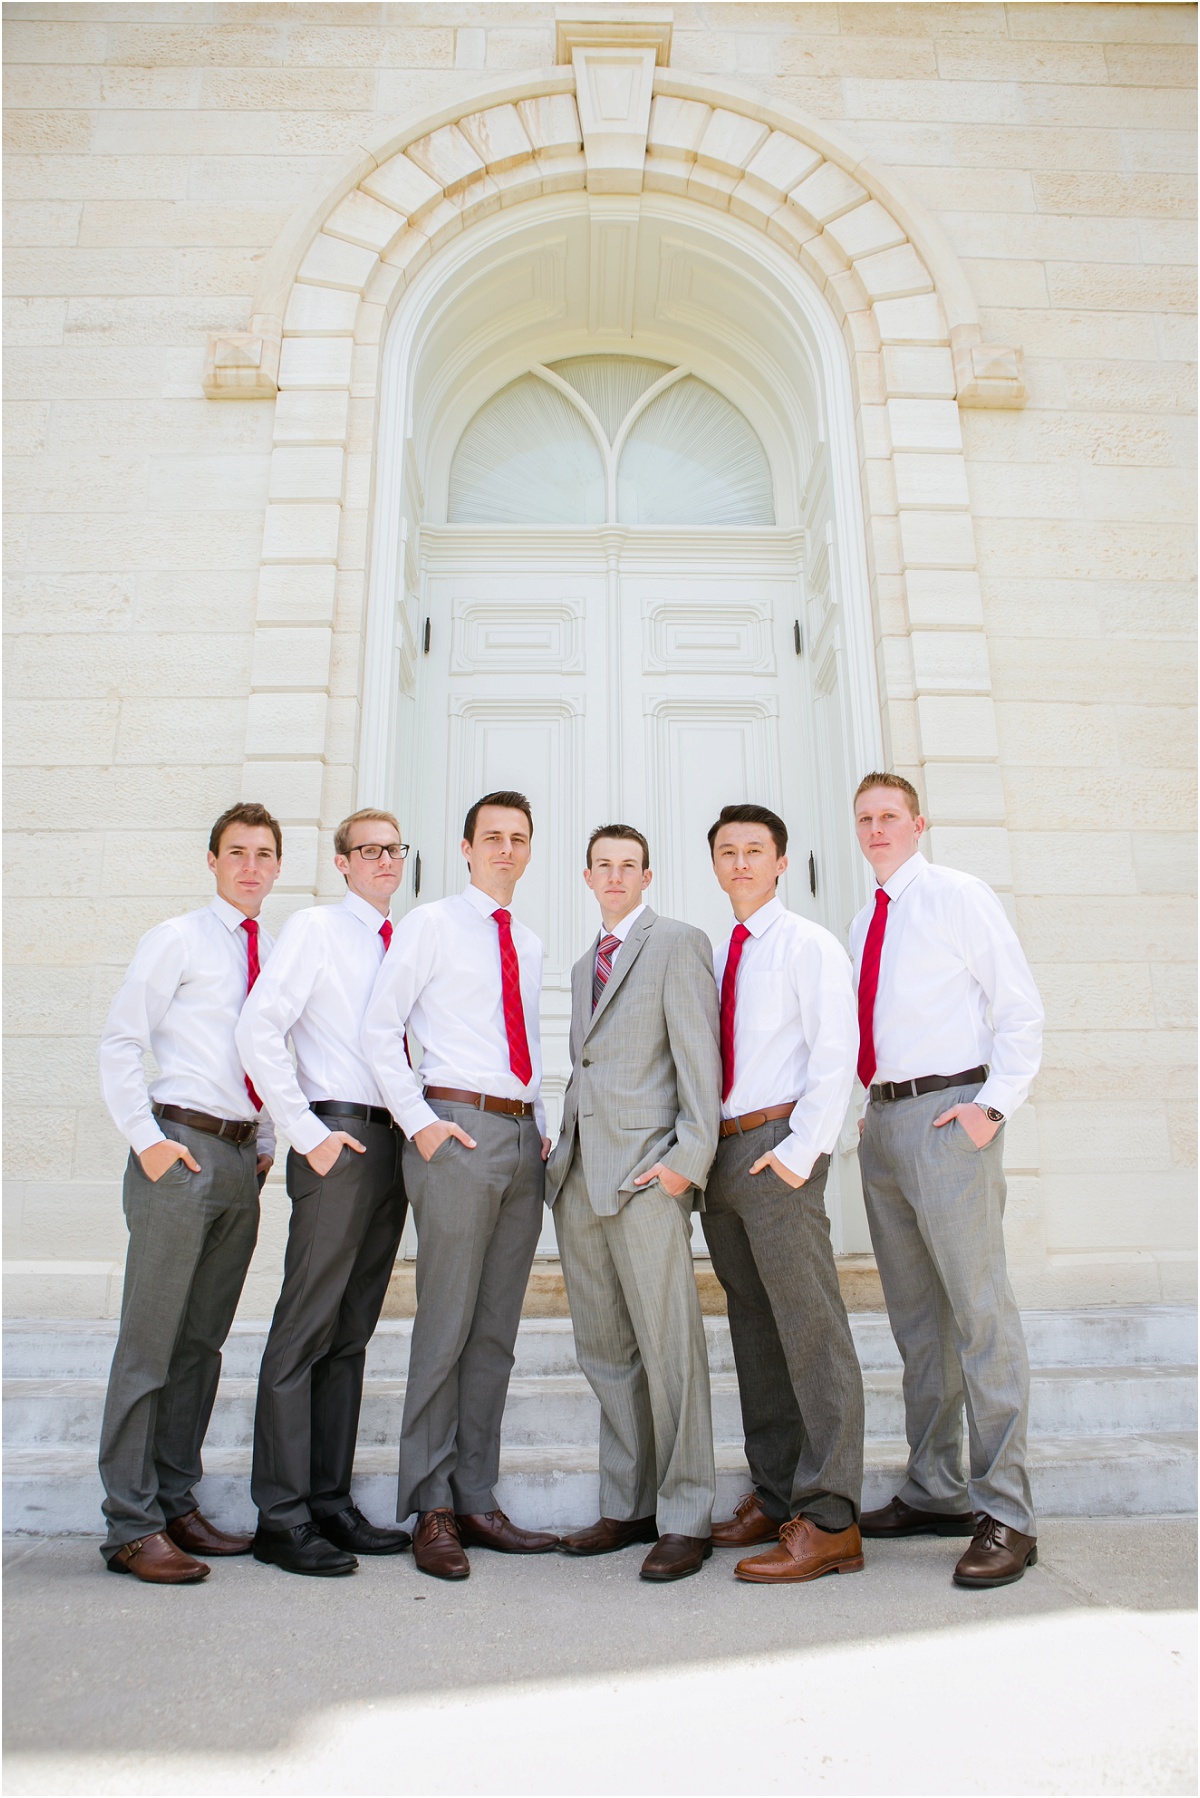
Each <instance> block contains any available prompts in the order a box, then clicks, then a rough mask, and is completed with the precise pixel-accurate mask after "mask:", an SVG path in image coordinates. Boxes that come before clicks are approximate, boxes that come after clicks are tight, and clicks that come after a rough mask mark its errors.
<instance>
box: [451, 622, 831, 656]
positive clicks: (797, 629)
mask: <svg viewBox="0 0 1200 1798" xmlns="http://www.w3.org/2000/svg"><path fill="white" fill-rule="evenodd" d="M430 624H431V620H430V619H428V618H427V619H426V620H425V634H424V637H423V638H422V642H421V647H422V649H423V651H424V653H425V654H426V655H428V654H429V635H430ZM796 628H797V630H799V628H800V627H799V625H797V626H796Z"/></svg>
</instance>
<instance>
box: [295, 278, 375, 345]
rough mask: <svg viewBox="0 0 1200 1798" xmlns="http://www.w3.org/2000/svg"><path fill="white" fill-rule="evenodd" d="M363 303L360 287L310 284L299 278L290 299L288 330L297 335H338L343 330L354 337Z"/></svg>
mask: <svg viewBox="0 0 1200 1798" xmlns="http://www.w3.org/2000/svg"><path fill="white" fill-rule="evenodd" d="M361 304H362V302H361V300H360V298H359V295H358V292H357V290H354V291H349V290H343V289H340V288H336V287H310V286H307V285H306V284H305V283H304V282H300V281H298V282H297V283H296V285H295V286H294V287H293V289H292V295H291V298H290V300H289V301H288V309H287V316H286V317H285V319H284V329H285V331H286V332H287V333H288V335H289V336H293V337H294V336H297V335H299V336H303V335H306V334H307V335H310V336H313V337H326V336H337V335H339V334H340V333H343V332H344V333H345V334H346V335H347V336H350V335H352V334H353V332H354V324H355V319H356V318H357V316H358V310H359V307H360V305H361Z"/></svg>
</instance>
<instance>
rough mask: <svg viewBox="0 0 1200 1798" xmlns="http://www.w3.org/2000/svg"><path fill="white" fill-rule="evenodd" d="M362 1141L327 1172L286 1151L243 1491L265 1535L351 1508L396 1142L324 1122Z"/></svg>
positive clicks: (382, 1293) (391, 1208)
mask: <svg viewBox="0 0 1200 1798" xmlns="http://www.w3.org/2000/svg"><path fill="white" fill-rule="evenodd" d="M329 1124H330V1127H331V1129H344V1130H346V1131H347V1132H348V1133H349V1134H350V1135H351V1136H354V1137H356V1138H357V1139H358V1141H359V1142H361V1143H363V1144H365V1146H366V1153H365V1154H363V1155H359V1154H358V1153H357V1152H356V1151H355V1150H354V1149H347V1148H343V1149H342V1152H341V1154H340V1155H339V1156H338V1158H337V1160H336V1161H335V1162H334V1164H333V1166H332V1168H331V1169H330V1170H329V1172H328V1173H327V1174H326V1175H325V1176H324V1177H322V1176H321V1175H320V1174H317V1173H314V1171H313V1169H312V1168H311V1167H310V1166H309V1164H308V1161H307V1159H306V1158H305V1157H304V1156H303V1155H298V1154H297V1153H296V1151H295V1149H292V1150H290V1151H289V1153H288V1159H287V1185H288V1194H289V1196H290V1198H291V1201H292V1218H291V1224H290V1226H289V1229H288V1241H287V1253H286V1255H285V1257H284V1264H283V1287H282V1289H281V1291H280V1294H279V1301H278V1303H277V1304H276V1306H275V1315H274V1317H273V1318H272V1320H271V1332H270V1335H269V1336H268V1337H267V1346H266V1350H265V1352H264V1354H263V1359H262V1367H261V1368H260V1370H259V1376H258V1405H257V1408H256V1410H255V1415H254V1469H253V1473H252V1475H251V1481H250V1492H251V1496H252V1497H253V1499H254V1502H255V1504H256V1505H257V1506H258V1514H259V1516H260V1518H261V1519H262V1521H263V1523H264V1524H265V1525H266V1527H267V1528H268V1529H293V1528H295V1526H296V1525H297V1524H300V1523H305V1522H307V1521H308V1519H309V1518H310V1517H313V1518H322V1517H333V1516H336V1514H337V1513H338V1512H339V1511H343V1510H345V1508H346V1506H347V1505H348V1504H349V1503H350V1483H351V1479H352V1477H353V1474H354V1449H355V1444H356V1441H357V1439H358V1415H359V1411H360V1409H361V1406H362V1388H363V1369H364V1366H365V1364H366V1358H367V1344H368V1343H369V1342H370V1340H371V1337H372V1335H373V1334H374V1332H375V1325H376V1324H377V1323H378V1322H379V1313H380V1312H381V1310H382V1309H383V1301H384V1299H385V1298H386V1297H387V1289H388V1281H389V1280H390V1279H391V1275H392V1268H393V1266H394V1265H395V1261H396V1251H397V1250H398V1248H399V1247H400V1234H401V1231H402V1230H403V1229H404V1217H405V1212H406V1209H407V1207H406V1204H405V1199H404V1183H403V1179H402V1177H401V1171H400V1144H401V1140H402V1139H401V1136H400V1132H399V1131H398V1130H393V1129H391V1128H390V1127H389V1126H388V1125H387V1124H368V1123H363V1122H362V1121H361V1120H360V1119H357V1118H346V1119H341V1118H331V1119H329Z"/></svg>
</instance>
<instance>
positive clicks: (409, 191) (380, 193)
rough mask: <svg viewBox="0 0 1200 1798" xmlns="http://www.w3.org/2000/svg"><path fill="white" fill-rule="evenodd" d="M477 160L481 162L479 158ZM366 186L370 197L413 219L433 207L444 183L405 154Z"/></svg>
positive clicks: (382, 167)
mask: <svg viewBox="0 0 1200 1798" xmlns="http://www.w3.org/2000/svg"><path fill="white" fill-rule="evenodd" d="M468 148H469V146H468ZM472 154H474V152H472ZM476 161H477V162H478V158H476ZM480 166H482V164H481V165H480ZM362 186H363V189H364V190H365V191H366V192H367V193H368V194H373V195H374V196H375V198H376V199H378V200H382V201H383V202H384V203H385V204H386V205H388V206H390V207H392V208H393V209H394V210H395V211H397V212H401V213H403V214H404V215H405V217H411V216H412V214H413V213H414V212H420V211H421V209H422V208H423V207H425V206H429V205H431V204H432V203H433V202H434V201H435V200H437V199H438V198H439V197H440V195H441V192H442V184H441V182H440V181H435V180H434V179H433V177H432V176H431V175H430V174H428V173H427V172H426V170H425V169H424V168H418V166H417V164H416V163H415V162H414V161H412V159H411V158H410V157H408V156H407V155H404V154H403V153H401V154H400V155H399V156H393V157H391V158H390V160H389V161H387V162H385V163H381V164H380V166H379V168H377V169H375V170H374V171H373V173H372V174H370V175H368V176H367V178H366V180H365V181H364V182H363V183H362Z"/></svg>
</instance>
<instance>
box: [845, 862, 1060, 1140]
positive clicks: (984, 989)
mask: <svg viewBox="0 0 1200 1798" xmlns="http://www.w3.org/2000/svg"><path fill="white" fill-rule="evenodd" d="M883 886H884V891H885V892H886V893H887V896H888V898H889V900H890V901H891V903H890V904H889V905H888V908H887V927H886V929H885V930H884V933H883V953H882V955H881V957H880V962H879V990H878V992H877V994H876V997H875V1020H874V1024H875V1057H876V1064H875V1080H876V1081H885V1080H887V1081H891V1080H920V1079H922V1078H924V1076H926V1075H928V1074H958V1073H965V1072H966V1070H967V1069H968V1068H973V1067H983V1066H989V1067H990V1069H991V1072H990V1073H989V1075H988V1078H987V1080H986V1081H985V1082H984V1084H983V1086H982V1087H981V1088H980V1090H979V1092H978V1093H977V1094H976V1095H975V1103H976V1104H977V1105H983V1106H988V1105H990V1106H992V1107H994V1109H995V1110H996V1111H1002V1112H1003V1113H1004V1115H1005V1117H1006V1118H1007V1117H1011V1116H1012V1114H1013V1112H1014V1111H1015V1110H1016V1109H1017V1106H1018V1105H1020V1104H1021V1102H1022V1100H1023V1099H1024V1098H1025V1097H1026V1096H1027V1094H1028V1092H1029V1088H1030V1086H1031V1084H1032V1083H1033V1078H1034V1075H1035V1074H1036V1073H1037V1071H1038V1068H1039V1067H1040V1066H1041V1061H1042V1023H1043V1020H1044V1018H1045V1013H1044V1011H1043V1009H1042V1001H1041V998H1040V996H1039V994H1038V990H1037V987H1036V986H1035V985H1034V983H1033V975H1032V974H1031V973H1030V971H1029V963H1028V962H1027V961H1026V960H1025V955H1024V952H1023V950H1022V948H1021V945H1020V943H1019V942H1018V941H1017V936H1016V932H1015V931H1014V930H1013V927H1012V925H1011V924H1010V923H1009V921H1008V916H1007V914H1006V912H1005V910H1004V907H1003V906H1002V905H1001V903H1000V901H999V899H998V898H997V897H996V895H995V893H994V892H993V891H992V889H991V887H990V886H988V885H987V884H986V883H985V882H984V881H982V880H978V879H976V877H975V875H974V874H963V873H962V872H960V870H959V869H957V868H947V867H945V866H944V865H943V864H942V863H940V862H927V861H926V860H925V857H924V856H923V855H922V854H921V853H920V851H919V850H918V851H917V853H916V854H914V855H911V856H910V857H909V858H908V860H907V861H906V862H905V863H904V864H903V866H902V867H899V868H897V869H896V872H895V873H894V874H893V875H892V877H891V879H890V880H885V881H884V883H883ZM874 910H875V902H874V899H872V901H871V903H870V904H869V905H864V906H863V908H862V910H861V911H860V912H859V914H858V916H857V917H856V918H855V920H854V922H853V924H851V926H850V953H851V956H852V958H853V961H854V967H855V972H856V974H857V972H858V970H859V969H860V968H861V966H862V953H863V945H864V943H865V942H866V938H867V929H868V927H869V925H870V922H871V914H872V913H873V912H874Z"/></svg>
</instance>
